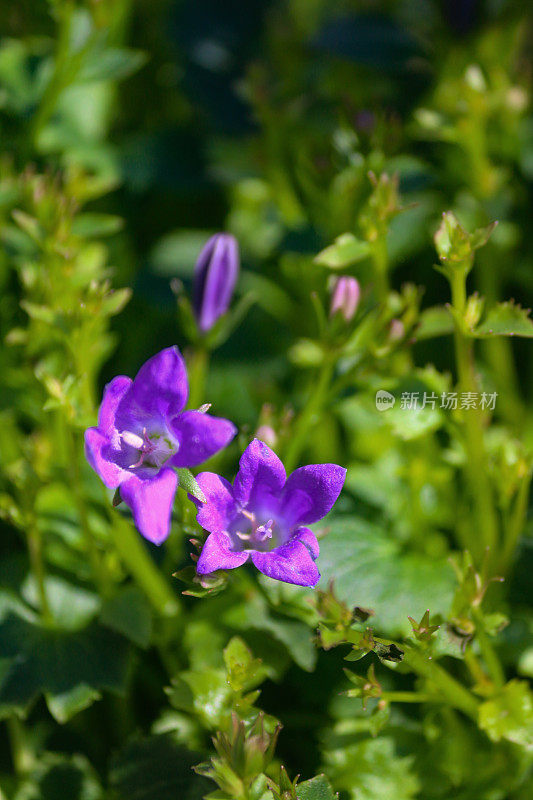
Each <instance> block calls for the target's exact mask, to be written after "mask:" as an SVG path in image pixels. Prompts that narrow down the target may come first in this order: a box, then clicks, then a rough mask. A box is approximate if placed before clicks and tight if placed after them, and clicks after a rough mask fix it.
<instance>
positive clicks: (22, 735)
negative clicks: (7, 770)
mask: <svg viewBox="0 0 533 800" xmlns="http://www.w3.org/2000/svg"><path fill="white" fill-rule="evenodd" d="M6 725H7V733H8V736H9V743H10V746H11V758H12V760H13V767H14V770H15V773H16V774H17V775H24V774H26V773H28V772H29V771H30V769H31V768H32V767H33V765H34V754H33V752H32V750H31V748H30V746H29V745H28V737H27V735H26V731H25V729H24V725H23V723H22V721H21V720H20V719H19V718H18V717H16V716H15V715H13V716H11V717H8V718H7V719H6ZM0 797H1V795H0Z"/></svg>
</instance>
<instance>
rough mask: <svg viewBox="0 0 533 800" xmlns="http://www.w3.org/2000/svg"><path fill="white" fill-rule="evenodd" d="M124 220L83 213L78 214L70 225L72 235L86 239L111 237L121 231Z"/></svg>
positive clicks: (110, 215)
mask: <svg viewBox="0 0 533 800" xmlns="http://www.w3.org/2000/svg"><path fill="white" fill-rule="evenodd" d="M123 227H124V220H123V219H122V217H117V216H115V215H113V214H95V213H94V212H92V213H90V212H85V213H83V214H78V215H77V216H76V217H75V219H74V221H73V223H72V233H74V234H75V235H76V236H83V237H86V238H88V239H90V238H99V237H101V236H112V235H113V234H114V233H118V231H120V230H122V228H123Z"/></svg>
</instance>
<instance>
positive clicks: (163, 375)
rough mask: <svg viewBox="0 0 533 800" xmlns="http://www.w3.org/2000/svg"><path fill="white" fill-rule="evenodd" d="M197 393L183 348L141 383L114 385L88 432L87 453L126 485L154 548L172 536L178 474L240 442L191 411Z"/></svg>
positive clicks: (145, 372) (229, 429)
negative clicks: (187, 405) (191, 391)
mask: <svg viewBox="0 0 533 800" xmlns="http://www.w3.org/2000/svg"><path fill="white" fill-rule="evenodd" d="M188 393H189V387H188V382H187V372H186V369H185V362H184V361H183V358H182V356H181V354H180V352H179V350H178V348H177V347H168V348H167V349H166V350H162V351H161V352H160V353H158V354H157V355H155V356H153V357H152V358H150V359H149V360H148V361H147V362H146V363H145V364H144V365H143V366H142V367H141V369H140V370H139V372H138V373H137V375H136V377H135V379H134V380H133V381H132V380H131V378H127V377H125V376H124V375H119V376H118V377H116V378H113V380H112V381H111V383H108V384H107V386H106V387H105V390H104V397H103V400H102V405H101V406H100V411H99V413H98V425H97V427H95V428H88V430H86V431H85V453H86V456H87V460H88V461H89V464H90V465H91V467H92V468H93V469H94V470H95V472H97V473H98V475H99V476H100V478H101V479H102V481H103V482H104V483H105V485H106V486H107V487H108V488H109V489H116V488H117V487H119V489H120V496H121V498H122V499H123V500H124V502H125V503H126V504H127V505H128V506H129V507H130V508H131V510H132V512H133V519H134V521H135V525H136V526H137V528H138V530H139V531H140V532H141V533H142V535H143V536H144V537H146V539H149V540H150V541H151V542H154V544H161V542H162V541H164V540H165V539H166V538H167V536H168V533H169V529H170V516H171V512H172V504H173V502H174V495H175V493H176V488H177V486H178V476H177V475H176V473H175V472H174V470H173V469H172V467H195V466H197V465H198V464H201V463H202V461H205V460H206V459H207V458H209V457H210V456H212V455H213V454H214V453H216V452H217V451H218V450H220V449H221V448H222V447H225V446H226V445H227V444H228V443H229V442H230V441H231V440H232V439H233V437H234V436H235V433H236V429H235V427H234V425H233V424H232V423H231V422H229V420H226V419H219V418H218V417H211V416H209V415H208V414H204V413H202V412H201V411H183V407H184V406H185V403H186V402H187V396H188Z"/></svg>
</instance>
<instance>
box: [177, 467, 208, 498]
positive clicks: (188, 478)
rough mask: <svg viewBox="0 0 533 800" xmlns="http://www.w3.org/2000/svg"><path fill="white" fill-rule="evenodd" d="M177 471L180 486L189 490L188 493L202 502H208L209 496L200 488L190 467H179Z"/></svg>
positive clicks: (186, 490)
mask: <svg viewBox="0 0 533 800" xmlns="http://www.w3.org/2000/svg"><path fill="white" fill-rule="evenodd" d="M176 472H177V473H178V478H179V485H180V487H181V488H182V489H183V490H184V491H185V492H187V494H192V496H193V497H196V499H197V500H199V501H200V502H201V503H206V502H207V497H206V496H205V494H204V493H203V492H202V490H201V489H200V487H199V485H198V483H197V481H196V478H195V477H194V475H193V474H192V472H191V471H190V469H187V468H186V467H179V468H178V469H177V470H176Z"/></svg>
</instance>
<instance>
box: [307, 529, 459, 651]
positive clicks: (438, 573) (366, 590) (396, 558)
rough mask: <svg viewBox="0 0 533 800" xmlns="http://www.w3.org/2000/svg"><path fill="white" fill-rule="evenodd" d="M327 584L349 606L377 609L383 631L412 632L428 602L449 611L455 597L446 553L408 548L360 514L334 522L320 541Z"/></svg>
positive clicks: (434, 608)
mask: <svg viewBox="0 0 533 800" xmlns="http://www.w3.org/2000/svg"><path fill="white" fill-rule="evenodd" d="M318 566H319V569H320V572H321V574H322V579H321V583H320V585H321V586H324V587H325V586H327V584H328V582H329V581H330V580H334V581H335V592H336V594H337V596H338V597H339V598H340V599H341V600H343V601H345V602H346V603H347V604H348V605H349V606H354V605H360V606H364V607H370V608H373V609H374V611H375V617H373V618H372V619H373V621H374V622H375V626H376V629H377V630H380V631H382V632H383V633H385V634H387V635H390V636H398V635H406V634H407V633H409V632H410V630H411V626H410V624H409V620H408V619H407V617H408V615H410V616H412V617H414V618H415V619H417V618H418V619H419V618H420V617H422V615H423V614H424V612H425V611H426V609H427V608H428V606H430V607H431V613H432V614H434V615H437V614H439V613H440V614H443V615H446V614H447V612H448V610H449V608H450V605H451V602H452V597H453V591H454V586H455V580H454V575H453V570H452V568H451V566H450V565H449V563H448V562H447V560H446V559H445V558H432V557H429V556H426V555H424V554H423V553H418V552H408V551H407V552H406V551H405V549H404V548H403V547H402V545H401V544H400V543H399V542H398V541H396V540H394V539H392V538H391V537H390V535H388V534H387V532H386V531H385V530H382V529H381V528H378V527H377V526H374V525H371V524H369V523H368V522H366V521H365V520H362V519H360V518H358V517H340V518H337V519H332V520H331V521H330V522H329V533H328V535H327V536H326V537H325V538H324V539H323V541H321V543H320V556H319V560H318Z"/></svg>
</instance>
